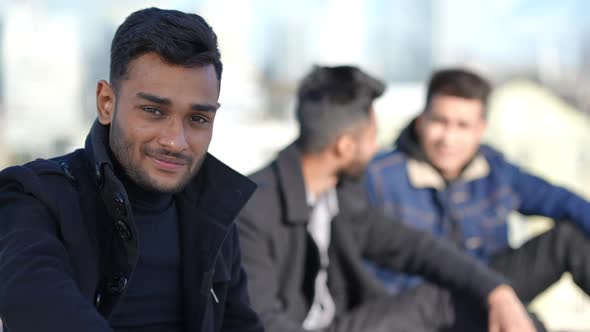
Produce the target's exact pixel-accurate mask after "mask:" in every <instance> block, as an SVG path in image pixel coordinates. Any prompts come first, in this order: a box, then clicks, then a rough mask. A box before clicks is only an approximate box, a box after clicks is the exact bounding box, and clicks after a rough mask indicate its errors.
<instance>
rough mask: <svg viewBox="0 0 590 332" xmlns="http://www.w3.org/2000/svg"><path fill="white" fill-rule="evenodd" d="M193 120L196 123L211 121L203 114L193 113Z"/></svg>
mask: <svg viewBox="0 0 590 332" xmlns="http://www.w3.org/2000/svg"><path fill="white" fill-rule="evenodd" d="M191 121H192V122H195V123H207V122H209V119H207V118H205V117H204V116H201V115H192V116H191Z"/></svg>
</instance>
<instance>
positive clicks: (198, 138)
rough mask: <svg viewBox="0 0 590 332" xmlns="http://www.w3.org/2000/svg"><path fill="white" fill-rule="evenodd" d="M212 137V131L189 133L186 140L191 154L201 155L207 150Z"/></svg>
mask: <svg viewBox="0 0 590 332" xmlns="http://www.w3.org/2000/svg"><path fill="white" fill-rule="evenodd" d="M212 136H213V131H212V130H198V131H195V132H191V133H189V134H188V135H187V138H186V139H187V142H188V144H189V146H190V148H191V150H192V151H193V152H195V153H203V152H205V151H207V149H208V148H209V143H211V138H212Z"/></svg>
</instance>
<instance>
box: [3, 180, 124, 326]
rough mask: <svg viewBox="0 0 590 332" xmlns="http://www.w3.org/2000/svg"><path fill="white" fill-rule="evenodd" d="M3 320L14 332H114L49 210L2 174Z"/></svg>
mask: <svg viewBox="0 0 590 332" xmlns="http://www.w3.org/2000/svg"><path fill="white" fill-rule="evenodd" d="M30 175H31V176H34V174H33V173H31V174H30ZM0 316H1V317H2V320H3V322H4V325H5V326H6V327H7V328H8V330H9V331H11V332H19V331H23V332H26V331H89V332H106V331H112V330H111V328H110V327H109V325H108V323H107V321H106V320H105V319H104V318H103V317H102V316H101V315H100V314H99V313H98V312H97V311H96V310H95V308H94V306H93V305H92V304H91V303H90V301H88V300H87V299H85V298H84V297H83V296H82V294H81V293H80V291H79V289H78V287H77V285H76V283H75V281H74V278H73V271H72V267H71V265H70V261H69V256H68V252H67V250H66V248H65V247H64V245H63V244H62V242H61V241H60V238H59V234H58V231H57V226H56V220H55V219H54V218H53V216H52V215H51V213H50V212H49V210H48V209H47V207H46V206H45V205H44V204H42V203H41V202H40V201H39V200H38V199H36V198H35V197H34V196H32V195H31V194H29V193H25V192H23V191H22V186H21V185H19V184H17V182H14V181H10V180H9V179H7V176H5V175H4V174H1V173H0Z"/></svg>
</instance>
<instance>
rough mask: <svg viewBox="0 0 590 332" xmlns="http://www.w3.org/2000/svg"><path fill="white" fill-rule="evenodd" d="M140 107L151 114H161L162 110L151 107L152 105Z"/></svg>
mask: <svg viewBox="0 0 590 332" xmlns="http://www.w3.org/2000/svg"><path fill="white" fill-rule="evenodd" d="M141 109H142V110H143V111H144V112H146V113H150V114H153V115H162V111H160V109H159V108H157V107H153V106H142V107H141Z"/></svg>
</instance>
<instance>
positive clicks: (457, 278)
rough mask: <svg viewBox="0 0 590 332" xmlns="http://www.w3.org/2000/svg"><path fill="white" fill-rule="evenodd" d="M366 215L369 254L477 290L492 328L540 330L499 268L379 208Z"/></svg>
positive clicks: (475, 293)
mask: <svg viewBox="0 0 590 332" xmlns="http://www.w3.org/2000/svg"><path fill="white" fill-rule="evenodd" d="M367 217H368V220H370V227H369V231H368V234H367V239H366V243H365V249H366V250H365V253H364V254H365V255H366V257H367V258H369V259H372V260H374V261H375V262H377V263H378V264H382V265H385V266H388V267H391V268H392V269H395V270H397V271H401V272H406V273H412V274H420V275H423V276H424V277H426V278H427V279H429V280H431V281H433V282H435V283H437V284H439V285H442V286H446V287H449V288H450V289H451V290H454V291H460V292H466V293H467V294H470V295H472V296H473V298H475V299H477V300H479V301H480V303H481V304H482V308H485V307H487V308H488V310H489V325H490V328H491V329H492V328H493V330H491V331H534V330H535V329H534V327H533V324H532V322H531V320H530V318H529V317H528V315H527V313H526V310H525V308H524V306H523V305H522V303H521V302H520V301H519V299H518V297H517V296H516V294H515V293H514V291H513V290H512V288H510V287H509V286H508V285H507V281H506V279H505V278H504V277H503V276H501V275H500V274H499V273H497V272H495V271H494V270H492V269H491V268H489V267H487V266H486V265H484V264H482V263H480V262H479V261H477V260H476V259H474V258H472V257H470V256H468V255H466V254H465V253H462V252H461V251H459V250H458V249H456V248H455V247H453V246H452V245H451V244H450V243H448V242H447V241H444V240H441V239H437V238H435V237H434V236H433V235H431V234H430V233H427V232H423V231H420V230H417V229H414V228H411V227H409V226H406V225H405V224H403V223H401V222H394V221H392V220H388V219H387V218H385V217H383V216H382V215H381V214H380V213H377V212H369V213H368V216H367Z"/></svg>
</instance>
